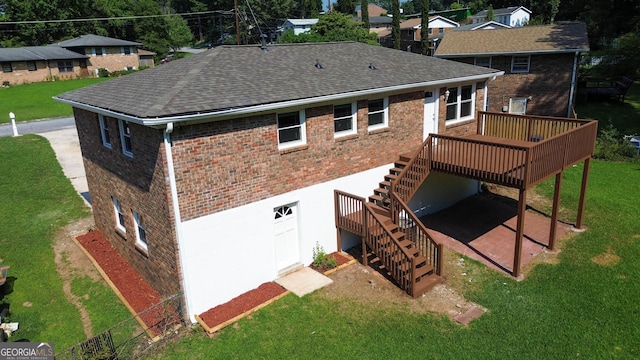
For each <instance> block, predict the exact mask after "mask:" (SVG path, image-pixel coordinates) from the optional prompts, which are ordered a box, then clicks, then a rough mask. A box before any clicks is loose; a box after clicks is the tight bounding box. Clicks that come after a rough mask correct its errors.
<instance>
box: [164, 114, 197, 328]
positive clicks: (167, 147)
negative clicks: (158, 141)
mask: <svg viewBox="0 0 640 360" xmlns="http://www.w3.org/2000/svg"><path fill="white" fill-rule="evenodd" d="M172 132H173V122H170V123H167V128H166V129H165V130H164V151H165V154H166V157H167V171H168V172H169V189H170V191H171V198H170V201H171V207H172V208H173V221H174V226H175V228H174V230H175V232H176V241H175V246H176V250H177V252H178V259H177V261H178V269H180V274H178V276H177V278H178V279H179V281H180V287H181V288H182V303H183V304H184V305H183V308H184V311H185V314H184V316H183V318H185V319H187V318H188V319H189V320H191V319H190V316H189V314H190V312H189V308H190V306H189V297H188V296H187V294H188V293H189V286H188V279H187V276H185V274H186V261H184V254H183V253H182V251H183V249H182V246H180V244H181V243H180V239H181V238H182V219H181V217H180V203H179V202H178V186H177V185H176V174H175V170H174V167H173V152H172V150H171V133H172Z"/></svg>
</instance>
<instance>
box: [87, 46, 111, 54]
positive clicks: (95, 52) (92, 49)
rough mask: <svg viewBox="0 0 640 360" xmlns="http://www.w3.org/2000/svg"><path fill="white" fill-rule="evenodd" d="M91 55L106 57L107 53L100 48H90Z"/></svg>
mask: <svg viewBox="0 0 640 360" xmlns="http://www.w3.org/2000/svg"><path fill="white" fill-rule="evenodd" d="M91 53H92V54H93V56H102V55H106V54H107V51H106V49H105V48H102V47H94V48H91Z"/></svg>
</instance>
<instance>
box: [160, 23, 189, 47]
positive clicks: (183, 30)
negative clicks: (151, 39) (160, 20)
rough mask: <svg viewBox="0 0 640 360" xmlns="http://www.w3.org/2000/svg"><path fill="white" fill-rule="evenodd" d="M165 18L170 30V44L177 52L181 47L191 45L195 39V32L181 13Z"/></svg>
mask: <svg viewBox="0 0 640 360" xmlns="http://www.w3.org/2000/svg"><path fill="white" fill-rule="evenodd" d="M164 19H165V22H166V24H167V31H168V33H169V34H168V35H169V37H168V39H167V40H168V45H169V47H170V48H171V49H172V50H173V51H174V52H177V51H178V50H179V49H180V48H181V47H183V46H185V45H189V44H190V43H191V40H193V34H191V30H190V29H189V27H188V26H187V22H186V21H185V20H184V19H183V18H182V17H180V16H179V15H173V16H168V17H166V18H164Z"/></svg>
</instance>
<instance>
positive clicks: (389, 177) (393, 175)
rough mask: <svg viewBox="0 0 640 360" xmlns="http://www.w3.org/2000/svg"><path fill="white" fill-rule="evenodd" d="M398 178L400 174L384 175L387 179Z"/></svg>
mask: <svg viewBox="0 0 640 360" xmlns="http://www.w3.org/2000/svg"><path fill="white" fill-rule="evenodd" d="M397 178H398V175H395V174H387V175H385V176H384V179H385V180H386V181H393V180H395V179H397Z"/></svg>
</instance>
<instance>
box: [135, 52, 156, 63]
mask: <svg viewBox="0 0 640 360" xmlns="http://www.w3.org/2000/svg"><path fill="white" fill-rule="evenodd" d="M155 56H156V53H154V52H152V51H148V50H144V49H138V63H139V64H140V67H143V66H146V67H154V66H155V61H154V57H155Z"/></svg>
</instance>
